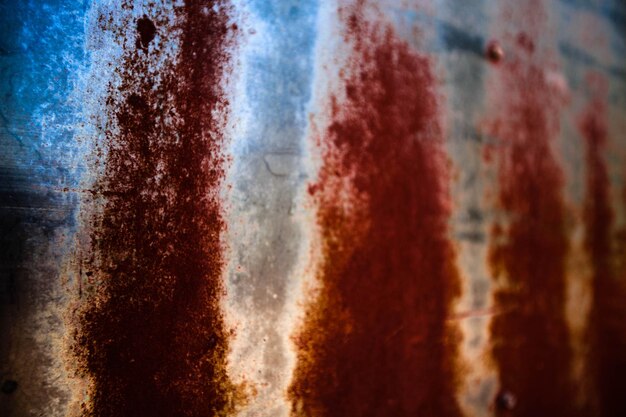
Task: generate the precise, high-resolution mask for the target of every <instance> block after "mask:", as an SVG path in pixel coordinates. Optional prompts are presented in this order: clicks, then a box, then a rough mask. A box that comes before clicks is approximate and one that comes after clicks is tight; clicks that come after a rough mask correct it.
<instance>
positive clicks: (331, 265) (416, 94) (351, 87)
mask: <svg viewBox="0 0 626 417" xmlns="http://www.w3.org/2000/svg"><path fill="white" fill-rule="evenodd" d="M340 17H341V22H342V23H343V25H344V29H343V30H344V36H345V37H346V40H347V42H348V43H349V44H350V45H351V47H352V48H353V51H352V55H351V56H350V58H349V59H350V64H349V68H347V71H348V73H349V75H346V76H345V77H344V79H343V80H342V81H341V84H342V85H343V87H345V98H343V97H344V96H343V94H341V95H338V97H336V96H335V97H332V99H331V102H332V104H331V107H330V109H329V112H330V119H331V120H330V123H329V125H328V126H327V128H326V130H325V131H324V132H323V133H322V134H321V137H320V138H319V143H320V146H321V152H322V158H323V164H322V167H321V171H320V173H319V179H318V181H317V183H316V184H314V185H312V186H311V188H310V191H311V193H312V194H313V196H314V198H315V199H316V201H317V203H318V217H317V219H318V223H319V227H320V230H321V245H322V248H321V251H322V253H321V255H322V257H323V259H322V260H321V265H320V267H319V280H320V282H321V286H322V288H321V289H320V293H319V295H318V297H317V299H316V301H315V302H314V303H313V304H312V305H310V306H308V309H307V316H306V319H305V323H304V329H303V331H302V332H301V333H300V334H299V335H298V336H297V337H296V338H295V341H296V344H297V346H298V363H297V365H296V370H295V376H294V382H293V384H292V386H291V388H290V391H289V392H290V396H291V398H292V401H293V404H294V411H295V414H296V415H307V416H308V415H311V416H361V415H368V416H414V415H418V414H420V415H421V414H423V415H437V416H457V415H460V413H459V409H458V406H457V403H456V399H455V376H454V367H455V365H456V364H455V358H456V356H455V354H456V353H455V352H456V350H455V349H456V347H455V346H456V343H457V332H456V331H455V329H453V328H452V326H450V325H449V324H448V322H447V318H448V316H449V314H450V305H451V300H452V299H453V297H454V296H455V295H456V294H457V293H458V290H459V281H458V276H457V272H456V270H455V266H454V251H453V247H452V245H451V243H450V242H449V241H448V238H447V221H448V216H449V210H450V208H449V201H448V189H447V187H448V180H449V177H448V170H447V161H446V157H445V155H444V153H443V132H442V128H441V125H440V124H439V122H440V115H439V111H440V110H439V104H438V100H439V98H438V97H437V94H436V91H435V89H436V86H437V83H436V80H435V76H434V74H433V68H432V65H433V63H432V62H431V60H430V58H429V57H427V56H425V55H421V54H419V53H418V52H417V51H415V50H414V49H413V48H412V47H410V46H409V45H408V44H407V43H406V42H404V41H402V40H400V39H399V38H398V37H396V35H395V34H394V32H393V29H392V28H391V27H390V26H389V25H388V24H386V23H385V22H384V21H383V20H382V18H381V21H380V22H371V21H368V20H367V19H366V18H365V17H364V11H363V8H362V7H361V6H351V7H347V8H345V9H341V10H340ZM346 194H347V195H348V196H349V197H347V200H348V202H346V199H344V198H342V196H345V195H346Z"/></svg>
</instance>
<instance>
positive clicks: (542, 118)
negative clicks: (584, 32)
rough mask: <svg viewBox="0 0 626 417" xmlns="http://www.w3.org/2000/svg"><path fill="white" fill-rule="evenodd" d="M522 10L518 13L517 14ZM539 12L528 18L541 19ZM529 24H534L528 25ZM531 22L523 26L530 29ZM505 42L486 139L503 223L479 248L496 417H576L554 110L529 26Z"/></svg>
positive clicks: (533, 30)
mask: <svg viewBox="0 0 626 417" xmlns="http://www.w3.org/2000/svg"><path fill="white" fill-rule="evenodd" d="M522 8H523V7H522ZM542 13H543V12H542V11H541V7H540V5H539V6H533V10H532V14H533V15H535V16H536V17H537V16H542ZM529 22H534V20H532V19H531V20H529ZM538 24H539V23H538V22H535V23H531V26H532V25H538ZM530 30H531V33H534V35H531V34H524V33H523V34H518V35H517V36H516V38H515V39H516V44H515V43H513V41H511V44H510V48H509V50H508V51H509V52H508V53H507V60H506V61H504V62H502V66H501V67H499V70H498V71H499V75H498V76H499V77H500V80H499V81H500V83H499V84H498V83H496V84H495V85H497V86H498V91H491V92H490V93H491V95H492V97H493V98H495V104H496V109H497V110H496V112H497V113H496V123H494V126H495V128H494V131H493V132H492V134H493V135H494V136H496V137H498V138H499V139H500V142H499V143H498V147H497V150H496V155H497V162H498V180H499V192H498V204H499V209H500V210H503V211H504V213H505V214H506V215H507V217H508V221H507V223H505V224H504V225H503V224H497V225H495V226H494V228H493V235H492V242H491V243H490V248H489V261H490V264H491V269H492V271H493V274H494V276H495V277H496V281H497V283H498V284H501V286H500V287H498V288H499V289H498V290H497V291H496V292H495V296H494V302H495V306H494V308H495V309H497V310H504V311H507V313H506V314H502V315H498V316H494V318H493V321H492V325H491V333H492V341H493V347H492V354H493V357H494V359H495V362H496V365H497V368H498V370H499V376H500V383H501V387H502V389H503V390H505V391H506V392H509V393H511V394H513V395H514V396H515V397H516V399H517V401H516V403H517V404H516V406H515V410H514V411H513V412H512V413H510V412H509V411H507V410H504V409H500V408H499V407H496V408H497V413H498V415H515V416H532V417H540V416H550V417H554V416H557V415H558V416H572V415H577V414H576V413H577V411H576V410H575V409H574V406H573V404H574V403H575V401H573V400H572V398H573V395H574V390H573V383H572V381H571V380H570V375H571V368H570V366H571V358H572V353H571V348H570V341H569V331H568V327H567V323H566V321H565V318H564V312H565V301H566V300H565V282H566V280H565V276H566V275H565V259H566V256H567V252H568V245H569V243H568V235H567V231H566V227H565V210H566V208H565V203H564V201H563V186H564V177H563V173H562V170H561V167H560V166H559V163H558V162H557V160H556V158H555V157H554V155H553V150H552V145H551V143H552V142H553V140H554V139H555V138H556V137H557V135H558V132H559V125H558V120H559V113H560V103H559V97H558V94H557V91H554V89H552V88H551V87H550V85H549V84H548V83H547V81H546V78H545V73H544V68H545V67H546V66H547V63H546V62H542V60H541V59H540V58H539V57H537V56H534V55H533V53H534V52H535V48H534V46H533V47H531V46H532V45H534V42H535V40H536V39H534V38H536V37H537V36H538V35H537V33H538V32H539V27H531V28H530Z"/></svg>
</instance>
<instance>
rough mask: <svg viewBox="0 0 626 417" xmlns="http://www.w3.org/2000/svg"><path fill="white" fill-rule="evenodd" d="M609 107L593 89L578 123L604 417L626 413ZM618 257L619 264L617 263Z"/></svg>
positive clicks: (625, 311)
mask: <svg viewBox="0 0 626 417" xmlns="http://www.w3.org/2000/svg"><path fill="white" fill-rule="evenodd" d="M591 84H594V83H591ZM600 90H603V88H600ZM604 90H606V89H605V88H604ZM606 109H607V105H606V103H605V102H604V100H603V98H602V94H601V93H600V92H599V91H597V92H594V97H593V99H592V100H591V102H590V103H589V105H588V107H587V109H586V110H585V112H584V113H583V114H582V115H581V118H580V121H579V129H580V132H581V133H582V135H583V137H584V139H585V151H586V159H585V161H586V169H587V192H586V197H585V217H584V219H585V249H586V250H587V252H588V253H589V258H590V259H591V264H592V271H593V277H592V278H593V310H592V312H591V320H590V324H589V336H590V339H591V340H590V343H591V356H590V358H589V362H590V369H591V370H592V372H593V374H594V377H595V380H596V391H597V392H596V396H597V400H596V401H597V404H595V405H593V407H594V408H596V409H595V410H594V411H595V412H596V414H597V415H602V416H623V415H626V401H625V400H624V392H626V324H625V323H624V318H626V307H625V305H624V300H625V299H626V286H625V285H624V281H623V280H624V279H625V278H626V274H625V272H626V268H624V266H623V261H622V259H624V256H626V250H624V249H625V248H626V245H624V244H623V241H622V240H621V239H618V242H617V243H618V245H617V247H613V245H612V238H613V237H612V230H611V229H612V227H613V223H614V213H613V209H612V207H611V204H610V180H609V174H608V169H607V166H606V162H605V161H604V155H603V154H604V152H605V151H606V148H607V145H608V141H609V138H608V127H607V116H606ZM623 236H626V232H623ZM620 237H621V238H622V239H623V237H622V236H620ZM614 259H615V260H617V261H618V262H617V263H614V261H613V260H614ZM620 263H622V264H621V265H620Z"/></svg>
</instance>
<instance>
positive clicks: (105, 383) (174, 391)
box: [74, 1, 237, 417]
mask: <svg viewBox="0 0 626 417" xmlns="http://www.w3.org/2000/svg"><path fill="white" fill-rule="evenodd" d="M174 10H175V13H176V19H177V23H176V25H177V26H176V27H175V29H176V31H177V34H178V36H180V40H179V42H180V45H179V48H180V49H179V52H178V56H177V62H176V63H174V62H170V63H166V64H165V65H164V66H163V67H162V71H163V73H161V74H158V75H159V76H160V78H159V81H158V82H157V81H155V77H156V75H157V74H154V71H152V69H153V68H151V66H152V65H156V62H157V61H158V60H157V58H158V57H159V56H160V55H159V54H161V51H160V50H159V49H158V47H155V48H150V42H151V41H152V40H153V39H154V38H155V36H156V34H157V32H158V31H159V30H160V31H161V32H160V33H159V35H160V36H162V37H164V38H165V37H167V36H174V34H173V33H172V34H170V33H164V29H163V28H161V29H160V28H159V26H158V22H153V21H152V20H151V19H150V18H149V17H148V16H143V17H141V18H139V19H137V21H136V28H137V33H136V36H137V40H136V42H126V43H125V44H126V45H131V46H130V47H129V49H127V50H125V51H124V55H123V64H122V65H121V67H120V68H119V75H120V79H121V84H120V85H119V86H115V85H111V87H110V95H109V97H108V99H107V100H108V101H107V103H108V105H107V111H108V117H109V123H108V124H107V128H106V132H105V143H104V144H103V145H102V148H103V149H104V155H105V160H104V173H103V176H102V177H101V178H100V179H99V180H98V181H97V183H96V188H95V192H96V194H99V193H101V194H102V195H103V196H104V200H103V209H102V213H101V215H99V216H96V217H95V219H94V220H93V226H92V228H93V231H92V234H91V239H92V246H93V252H92V255H91V256H92V257H93V259H94V260H93V261H89V260H87V261H86V262H85V263H84V264H83V271H82V272H83V273H84V274H86V276H88V277H91V279H95V280H97V281H98V282H99V288H98V289H97V291H96V295H95V296H93V297H92V298H88V301H87V302H88V303H89V305H88V306H87V307H86V308H85V309H84V311H83V312H82V313H81V316H80V326H79V329H78V332H77V334H76V336H75V338H76V340H75V346H74V350H75V352H76V354H77V359H78V360H79V362H80V366H81V367H82V371H83V372H84V373H85V374H86V375H87V376H88V377H89V378H90V379H91V381H92V387H91V395H92V396H93V399H92V405H91V406H87V408H88V409H89V408H91V410H90V411H89V410H88V412H90V413H91V414H92V415H94V416H98V417H104V416H111V417H114V416H116V417H117V416H135V417H136V416H168V417H171V416H218V415H224V414H226V413H228V412H230V411H232V410H233V407H234V403H235V400H236V398H237V396H236V392H237V391H236V389H235V387H234V386H233V385H232V384H231V383H230V382H229V379H228V377H227V375H226V370H225V361H226V359H225V358H226V354H227V348H228V344H227V342H228V337H229V335H228V331H227V329H226V328H225V325H224V323H223V318H222V313H221V312H220V307H219V300H220V298H221V297H222V295H223V284H222V270H223V267H224V257H223V250H222V247H221V243H220V236H221V234H222V232H223V231H224V228H225V223H224V221H223V213H222V208H221V205H220V199H219V191H220V187H221V186H222V182H223V178H224V169H225V164H226V160H225V155H224V153H223V150H222V149H223V147H224V146H225V138H224V135H223V130H224V117H225V114H226V107H227V106H228V102H227V100H226V99H225V97H224V92H223V91H222V88H221V87H220V85H221V83H222V81H223V76H224V73H225V70H226V69H227V65H228V62H229V56H228V53H227V48H228V46H229V42H230V40H229V39H232V34H233V32H234V31H236V28H234V27H229V23H228V19H229V16H228V5H227V4H226V3H225V2H221V1H211V2H204V1H186V2H185V5H184V6H180V7H179V8H176V9H174ZM132 45H135V46H136V47H135V48H133V47H132Z"/></svg>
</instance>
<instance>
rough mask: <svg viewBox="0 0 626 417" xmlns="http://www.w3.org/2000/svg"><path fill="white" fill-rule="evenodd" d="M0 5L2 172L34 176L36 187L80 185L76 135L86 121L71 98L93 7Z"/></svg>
mask: <svg viewBox="0 0 626 417" xmlns="http://www.w3.org/2000/svg"><path fill="white" fill-rule="evenodd" d="M0 7H1V9H0V10H1V11H0V15H1V16H2V17H1V19H2V24H1V25H0V28H1V29H0V34H1V36H0V71H1V77H0V97H1V99H0V123H1V126H0V129H1V130H0V132H1V133H0V135H1V136H0V147H1V149H2V151H3V153H4V154H3V155H2V157H1V159H0V166H1V168H2V170H3V171H6V170H9V171H11V170H15V171H16V174H21V175H24V174H25V175H27V177H28V182H29V183H31V184H37V185H39V186H43V187H46V188H59V187H60V188H62V187H74V186H76V184H77V181H78V178H79V170H78V166H77V163H78V161H79V160H80V156H79V155H77V153H78V152H80V149H79V148H78V147H77V146H76V144H75V142H74V133H75V131H76V129H77V128H78V127H79V125H80V123H81V122H82V115H81V109H80V103H78V102H77V100H75V99H74V98H73V95H72V92H73V91H74V90H75V89H76V86H77V84H78V83H79V77H80V74H81V69H82V68H83V66H84V65H85V62H86V58H87V57H86V56H85V52H84V47H83V44H84V16H85V11H86V1H82V0H48V1H41V0H39V1H35V0H29V1H5V2H3V3H2V5H1V6H0ZM5 185H6V183H5Z"/></svg>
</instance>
